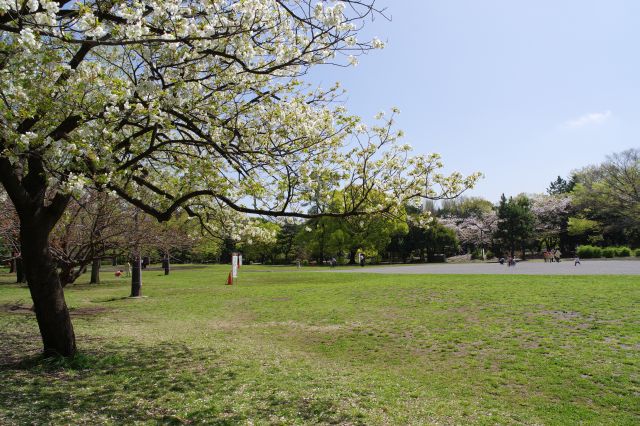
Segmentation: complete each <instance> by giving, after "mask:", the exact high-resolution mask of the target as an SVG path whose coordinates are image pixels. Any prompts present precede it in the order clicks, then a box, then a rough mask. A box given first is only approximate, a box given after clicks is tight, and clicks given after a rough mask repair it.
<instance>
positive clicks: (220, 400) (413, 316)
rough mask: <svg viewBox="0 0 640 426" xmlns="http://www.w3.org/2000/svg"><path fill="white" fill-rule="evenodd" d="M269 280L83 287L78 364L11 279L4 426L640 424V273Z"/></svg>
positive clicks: (181, 278)
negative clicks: (43, 331) (45, 356)
mask: <svg viewBox="0 0 640 426" xmlns="http://www.w3.org/2000/svg"><path fill="white" fill-rule="evenodd" d="M264 270H265V267H258V266H255V267H245V268H244V269H243V271H242V276H241V282H240V285H238V286H233V287H229V286H224V285H222V284H223V283H224V282H225V279H226V274H227V273H228V267H216V266H213V267H207V268H201V269H191V270H175V271H173V272H172V274H171V275H170V276H163V275H161V272H159V271H148V272H145V273H144V276H143V279H144V284H143V292H144V294H145V296H147V297H145V298H142V299H127V298H124V296H127V295H128V294H129V289H128V283H127V281H126V280H125V279H120V280H118V279H116V278H115V277H113V275H112V274H111V273H106V272H105V273H104V274H103V280H104V282H103V284H101V285H99V286H89V285H85V284H81V285H74V286H72V287H71V288H69V289H68V290H67V291H66V296H67V301H68V303H69V305H70V307H71V309H72V315H73V320H74V325H75V330H76V335H77V338H78V345H79V348H80V351H81V355H80V356H78V357H77V358H76V359H75V360H74V361H73V362H66V363H64V362H60V361H47V360H42V359H40V358H39V357H38V356H37V354H38V351H39V350H40V341H39V335H38V330H37V325H36V323H35V320H34V318H33V315H32V314H31V313H30V312H29V311H28V309H25V308H28V307H29V306H30V300H29V295H28V291H27V289H26V288H24V287H19V286H16V285H15V284H11V280H12V278H13V277H12V276H9V275H8V274H6V273H0V424H3V425H4V424H24V423H29V424H31V423H35V424H130V423H141V424H158V423H160V424H165V423H167V424H183V423H184V424H188V423H194V424H202V423H205V424H220V425H223V424H286V425H289V424H318V423H320V424H403V425H404V424H431V423H434V424H436V423H437V424H496V423H499V424H516V423H517V424H575V423H583V424H612V425H613V424H615V425H623V424H629V425H631V424H638V423H640V277H637V276H620V277H616V276H600V277H592V276H580V277H571V276H558V277H553V276H486V275H485V276H461V275H457V276H455V275H449V276H438V275H431V276H411V275H403V276H395V277H394V276H390V275H373V274H371V275H367V274H336V273H328V272H322V273H318V272H312V271H311V270H303V271H302V272H296V271H285V270H278V271H277V272H265V271H264ZM261 271H263V272H261ZM80 281H81V282H86V281H87V278H86V277H83V278H82V279H81V280H80Z"/></svg>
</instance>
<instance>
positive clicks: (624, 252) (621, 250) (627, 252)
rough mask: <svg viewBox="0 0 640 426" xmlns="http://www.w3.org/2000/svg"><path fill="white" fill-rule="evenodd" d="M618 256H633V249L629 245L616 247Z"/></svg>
mask: <svg viewBox="0 0 640 426" xmlns="http://www.w3.org/2000/svg"><path fill="white" fill-rule="evenodd" d="M616 256H618V257H629V256H631V249H630V248H629V247H616Z"/></svg>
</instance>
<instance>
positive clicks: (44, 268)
mask: <svg viewBox="0 0 640 426" xmlns="http://www.w3.org/2000/svg"><path fill="white" fill-rule="evenodd" d="M32 221H33V222H35V219H32V218H30V219H27V220H24V219H23V220H21V229H20V234H21V235H20V236H21V241H22V260H23V262H24V267H25V272H26V276H27V282H28V284H29V291H30V292H31V298H32V299H33V307H34V310H35V313H36V319H37V321H38V327H39V328H40V335H41V336H42V343H43V344H44V355H45V356H56V355H58V356H65V357H70V356H73V355H75V353H76V338H75V334H74V332H73V326H72V325H71V317H70V316H69V310H68V309H67V304H66V303H65V300H64V293H63V291H62V286H61V284H60V278H59V276H58V271H57V268H56V264H55V262H54V261H53V258H52V257H51V254H50V252H49V238H48V237H49V228H48V227H47V226H46V225H42V226H39V224H37V223H29V222H32Z"/></svg>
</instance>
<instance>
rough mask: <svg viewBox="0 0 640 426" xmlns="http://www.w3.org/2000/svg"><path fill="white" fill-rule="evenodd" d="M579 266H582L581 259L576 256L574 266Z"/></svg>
mask: <svg viewBox="0 0 640 426" xmlns="http://www.w3.org/2000/svg"><path fill="white" fill-rule="evenodd" d="M578 265H582V264H581V263H580V258H579V257H578V256H576V258H575V259H574V260H573V266H578Z"/></svg>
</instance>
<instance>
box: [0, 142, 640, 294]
mask: <svg viewBox="0 0 640 426" xmlns="http://www.w3.org/2000/svg"><path fill="white" fill-rule="evenodd" d="M639 159H640V150H638V149H632V150H628V151H624V152H622V153H619V154H614V155H612V156H610V157H608V158H607V160H606V161H604V162H603V163H601V164H599V165H594V166H589V167H585V168H583V169H580V170H576V171H574V172H572V173H571V174H570V175H569V176H568V177H567V178H563V177H560V176H558V178H557V179H556V180H554V181H553V182H551V183H550V184H549V186H548V189H547V193H546V194H533V195H527V194H520V195H518V196H515V197H506V196H504V195H503V196H502V197H501V199H500V200H499V201H498V202H497V203H492V202H491V201H489V200H485V199H482V198H478V197H458V198H454V199H451V200H444V201H441V202H440V203H438V204H436V203H434V202H426V203H425V204H422V205H419V206H415V205H414V206H412V205H405V206H404V209H401V210H400V211H395V212H393V213H386V214H375V215H371V216H367V217H359V216H354V217H330V216H327V217H317V218H313V219H309V220H301V219H292V218H288V219H279V220H274V219H270V220H266V219H262V218H248V217H246V216H241V215H240V214H230V215H227V216H221V217H215V218H210V221H209V222H208V223H200V222H198V221H194V220H193V219H188V218H186V217H181V216H175V217H173V218H172V219H171V220H170V221H168V222H166V223H162V224H160V223H158V222H157V221H156V220H155V219H153V218H152V217H150V216H148V215H146V214H145V213H144V212H142V211H140V210H138V209H136V208H135V207H132V206H130V205H129V204H126V203H123V202H122V201H121V200H118V199H117V198H114V197H110V196H109V195H108V194H107V193H98V192H88V193H87V194H86V195H84V196H83V197H81V198H79V199H74V200H73V201H72V203H71V204H70V206H69V208H68V209H67V210H66V211H65V213H64V215H63V216H62V219H61V221H60V222H59V223H58V225H57V226H56V228H55V229H54V231H53V233H52V238H51V252H52V254H53V256H54V257H55V260H56V263H57V265H58V272H59V276H60V280H61V282H62V283H63V285H67V284H70V283H73V282H74V281H75V280H76V279H77V278H78V277H79V276H80V275H81V274H82V273H84V272H85V271H87V270H89V267H91V270H92V271H93V274H92V276H91V281H92V282H99V269H100V265H101V264H102V263H118V264H125V263H126V262H128V261H130V259H132V258H133V257H135V256H140V257H143V258H148V259H149V261H150V262H160V261H161V260H162V259H167V260H169V259H170V260H171V261H172V262H178V263H224V262H229V261H230V259H231V253H232V252H234V251H241V252H243V254H244V259H245V260H246V261H247V262H257V263H270V264H292V263H297V262H300V263H301V264H328V263H330V260H331V259H335V260H336V261H337V262H338V263H339V264H355V263H356V262H357V259H358V258H359V256H360V254H361V253H362V254H364V255H365V258H366V259H367V262H372V263H376V262H437V261H443V260H444V259H445V258H447V257H451V256H455V255H462V254H465V255H467V256H468V257H472V258H477V259H487V258H491V257H494V256H495V257H500V256H509V255H511V256H519V257H522V258H526V257H527V256H536V255H539V254H540V253H541V252H543V251H544V250H549V249H558V250H560V251H561V252H562V253H563V254H566V255H571V254H573V253H575V251H576V249H577V248H578V247H579V246H584V247H585V249H584V250H583V252H584V253H587V255H589V253H596V254H597V253H600V252H599V251H598V250H597V249H590V248H588V247H596V248H597V247H600V248H603V249H604V248H606V247H629V248H630V249H635V248H638V247H640V199H639V194H640V160H639ZM344 196H346V195H345V194H337V195H336V196H335V197H334V199H331V200H316V202H315V204H314V205H313V206H311V207H310V209H311V210H312V211H331V210H332V209H333V208H334V207H336V205H337V204H339V203H340V202H343V201H344V200H342V199H338V198H340V197H344ZM380 198H381V197H380ZM370 202H371V203H375V202H376V197H375V196H374V197H372V200H371V201H370ZM0 203H1V204H2V209H1V210H0V257H1V258H2V259H4V260H5V262H7V263H8V264H9V265H10V268H11V271H12V272H14V271H15V272H17V279H18V281H19V282H23V281H24V279H25V278H24V271H23V265H22V262H21V259H20V250H19V247H20V241H19V232H18V229H19V228H18V219H17V216H16V214H15V211H14V210H13V207H12V204H11V201H10V200H9V199H8V198H7V197H6V196H2V194H0ZM336 208H337V207H336ZM609 253H614V254H615V253H624V254H626V253H627V251H625V250H624V249H618V250H604V255H606V256H608V255H609ZM630 253H631V254H633V253H634V252H633V251H630Z"/></svg>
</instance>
